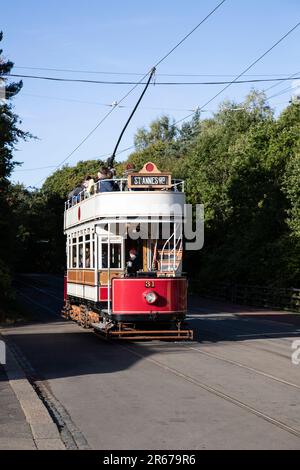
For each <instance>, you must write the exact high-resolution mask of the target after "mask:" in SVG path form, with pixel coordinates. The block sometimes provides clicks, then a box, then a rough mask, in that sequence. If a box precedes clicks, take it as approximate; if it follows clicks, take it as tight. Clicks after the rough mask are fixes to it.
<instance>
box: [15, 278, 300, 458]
mask: <svg viewBox="0 0 300 470" xmlns="http://www.w3.org/2000/svg"><path fill="white" fill-rule="evenodd" d="M18 290H19V297H20V299H22V301H23V302H24V303H25V304H26V305H27V307H28V308H30V310H31V311H32V313H33V314H34V316H35V317H36V320H35V321H32V322H31V323H29V324H24V325H19V326H17V327H9V328H7V329H6V335H7V338H8V339H9V340H10V341H11V342H12V343H11V344H13V345H14V346H16V350H17V351H19V354H20V357H22V358H23V359H24V364H27V368H29V369H30V368H32V369H31V370H32V371H33V372H32V374H33V375H34V376H35V378H36V380H38V381H39V382H40V383H41V384H45V386H46V387H47V389H48V391H49V393H50V395H51V397H52V401H53V403H55V405H56V409H58V410H60V412H61V416H63V418H64V420H65V425H66V428H67V430H69V431H70V433H71V434H72V435H73V437H74V436H75V440H76V439H77V444H78V447H79V448H87V447H90V448H92V449H300V405H299V395H300V394H299V392H300V365H294V364H293V363H292V361H291V354H292V348H291V345H292V341H293V340H294V339H297V338H298V339H299V338H300V321H299V318H300V316H297V315H287V314H284V313H283V312H269V311H262V310H261V311H259V310H254V309H247V308H245V307H239V306H233V305H229V304H224V303H219V302H212V301H208V300H204V299H200V298H196V297H193V298H191V299H190V309H189V319H188V322H189V325H190V327H191V328H193V329H194V331H195V332H196V335H195V336H196V340H195V341H194V342H189V343H166V342H158V341H153V342H143V343H121V344H120V343H119V342H107V341H105V340H103V339H101V338H99V337H98V336H97V335H96V334H94V333H93V332H92V331H91V330H83V329H81V328H80V327H78V326H77V325H76V324H74V323H72V322H67V321H63V320H62V319H61V318H60V317H59V316H58V314H59V311H60V307H61V299H62V291H63V286H62V280H61V279H60V278H57V277H54V276H40V275H36V276H33V275H31V276H24V277H22V278H21V281H20V284H19V285H18Z"/></svg>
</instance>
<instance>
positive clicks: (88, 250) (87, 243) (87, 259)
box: [85, 235, 91, 269]
mask: <svg viewBox="0 0 300 470" xmlns="http://www.w3.org/2000/svg"><path fill="white" fill-rule="evenodd" d="M85 267H86V268H87V269H89V268H90V267H91V242H90V236H89V235H86V237H85Z"/></svg>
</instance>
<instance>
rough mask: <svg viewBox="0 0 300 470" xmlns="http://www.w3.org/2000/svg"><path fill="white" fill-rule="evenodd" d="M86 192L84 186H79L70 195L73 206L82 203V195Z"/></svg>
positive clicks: (69, 198)
mask: <svg viewBox="0 0 300 470" xmlns="http://www.w3.org/2000/svg"><path fill="white" fill-rule="evenodd" d="M83 190H84V186H83V184H79V185H77V186H76V188H74V189H73V191H71V192H70V193H69V194H68V201H69V202H70V203H71V204H72V205H73V204H76V203H77V202H80V193H81V192H82V191H83Z"/></svg>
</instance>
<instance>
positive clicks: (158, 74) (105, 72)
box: [14, 65, 288, 77]
mask: <svg viewBox="0 0 300 470" xmlns="http://www.w3.org/2000/svg"><path fill="white" fill-rule="evenodd" d="M14 68H15V69H23V70H43V71H48V72H68V73H87V74H95V75H132V76H134V75H136V76H142V75H144V74H143V73H138V72H109V71H92V70H74V69H61V68H51V67H25V66H23V67H21V66H16V65H15V66H14ZM236 75H237V74H236V73H235V74H220V73H219V74H214V73H212V74H208V73H207V74H205V73H204V74H203V73H157V74H156V76H157V77H235V76H236ZM286 75H288V74H286V73H263V74H251V75H247V76H248V77H278V76H282V77H285V76H286Z"/></svg>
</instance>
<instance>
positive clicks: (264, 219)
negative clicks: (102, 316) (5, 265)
mask: <svg viewBox="0 0 300 470" xmlns="http://www.w3.org/2000/svg"><path fill="white" fill-rule="evenodd" d="M135 145H136V150H135V151H134V152H133V153H132V154H131V155H130V156H129V157H128V159H127V160H126V161H125V162H122V163H119V164H117V165H116V170H117V175H118V176H119V177H120V176H122V175H123V173H124V170H125V167H126V165H127V164H128V163H131V164H133V165H134V167H135V168H136V170H140V169H141V168H142V167H143V165H144V164H145V163H146V162H147V161H152V162H154V163H155V164H156V165H157V166H158V168H159V169H161V170H166V171H171V172H172V175H173V177H175V178H183V179H185V180H186V191H187V202H189V203H192V204H199V203H201V204H204V208H205V245H204V248H203V249H202V250H201V251H200V252H190V253H187V254H186V260H185V270H186V271H188V272H189V274H190V276H191V277H197V278H198V279H200V280H201V281H202V282H203V284H205V283H208V284H213V283H214V282H216V281H221V282H223V281H225V282H231V283H246V284H247V283H249V284H261V285H277V286H295V287H299V286H300V277H299V276H300V262H299V261H300V202H299V201H300V189H299V188H300V106H299V105H297V104H291V105H290V106H288V107H287V108H286V109H285V110H284V111H283V112H282V113H281V115H280V116H279V117H275V116H274V114H273V111H272V109H271V108H270V107H269V105H268V103H267V101H266V97H265V96H264V94H263V93H259V92H256V91H252V92H251V93H250V94H249V96H247V97H246V99H245V101H244V102H243V103H234V102H226V103H223V104H222V105H221V106H220V108H219V109H218V111H217V112H216V113H215V114H214V116H212V117H211V118H210V119H203V120H200V115H199V113H196V114H195V116H194V117H193V119H192V120H191V121H189V122H187V123H185V124H184V125H182V127H181V128H177V127H175V125H174V121H172V120H171V119H170V118H168V117H167V116H162V117H161V118H159V119H157V120H156V121H154V122H153V123H151V124H150V126H149V129H145V128H143V129H139V130H138V131H137V134H136V137H135ZM102 164H103V163H102V162H101V161H98V160H89V161H84V162H83V161H81V162H79V163H78V164H77V165H75V166H73V167H72V166H65V167H63V168H62V169H60V170H57V171H55V172H54V173H53V174H52V175H51V176H50V177H49V178H47V180H46V181H45V183H44V185H43V187H42V189H41V190H39V191H38V190H36V191H32V192H29V191H27V190H26V189H25V188H24V187H22V186H21V185H15V186H10V188H9V191H7V197H6V201H7V205H8V210H9V212H10V214H11V217H12V221H13V226H14V230H15V236H14V237H12V239H13V247H14V248H13V249H14V253H15V263H14V264H15V269H21V267H22V266H23V267H25V269H27V270H35V271H37V270H39V271H43V270H44V271H47V272H49V271H50V272H51V271H52V272H53V271H62V270H63V266H64V260H65V239H64V236H63V228H62V227H63V203H64V201H65V199H66V196H67V194H68V193H69V192H70V191H71V190H72V189H73V188H74V187H75V186H76V185H78V184H79V183H81V182H82V181H83V179H84V178H85V176H87V175H88V174H90V175H91V176H95V175H96V173H97V171H98V169H99V168H100V166H101V165H102ZM3 220H4V219H3ZM3 220H2V223H3ZM0 223H1V220H0ZM0 228H1V227H0ZM32 253H34V256H32ZM0 269H2V267H0ZM4 279H5V276H4Z"/></svg>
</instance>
